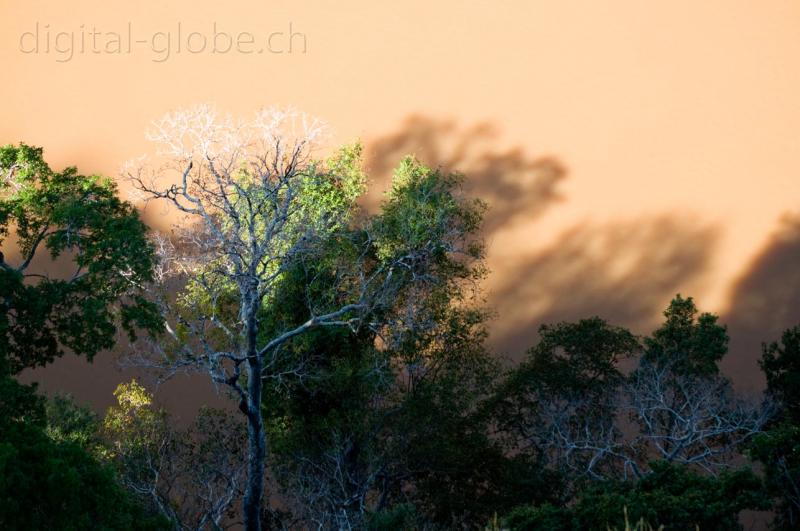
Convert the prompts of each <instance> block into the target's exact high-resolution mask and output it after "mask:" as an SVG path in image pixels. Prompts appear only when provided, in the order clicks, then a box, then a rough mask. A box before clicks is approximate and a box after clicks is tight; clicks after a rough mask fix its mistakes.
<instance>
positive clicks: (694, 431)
mask: <svg viewBox="0 0 800 531" xmlns="http://www.w3.org/2000/svg"><path fill="white" fill-rule="evenodd" d="M626 395H627V402H626V404H625V406H624V407H625V409H627V410H628V412H629V413H630V417H631V420H632V421H633V422H634V424H635V425H636V427H637V428H638V434H637V437H636V438H634V439H633V440H632V441H631V443H630V445H631V446H632V447H636V448H638V450H639V451H640V453H642V454H643V455H644V456H645V457H646V458H649V459H663V460H664V461H667V462H673V463H681V464H685V465H693V466H697V467H699V468H702V469H703V470H705V471H706V472H709V473H711V474H716V473H717V472H718V471H719V470H720V469H722V468H725V467H727V466H728V465H729V464H730V462H731V460H732V458H733V457H734V456H735V453H736V451H737V450H738V449H740V448H741V446H742V444H743V443H744V442H746V441H747V440H748V439H750V438H751V437H753V436H755V435H757V434H758V433H760V432H761V431H762V428H763V427H764V425H765V424H766V422H767V421H768V420H769V418H770V416H771V413H772V410H771V408H770V407H769V406H768V405H766V406H762V405H760V404H758V403H756V402H754V401H752V402H751V401H748V400H745V399H744V398H742V397H739V396H736V394H735V393H734V391H733V389H732V388H731V384H730V381H729V380H728V379H727V378H725V377H724V376H722V375H720V374H716V373H715V374H709V375H696V374H687V373H685V372H683V371H679V370H676V367H675V365H674V364H671V363H663V364H656V363H650V362H647V361H643V362H642V363H641V364H640V366H639V368H638V369H637V370H636V371H634V373H633V374H632V375H631V377H630V378H629V381H628V384H627V393H626Z"/></svg>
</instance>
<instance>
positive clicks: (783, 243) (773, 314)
mask: <svg viewBox="0 0 800 531" xmlns="http://www.w3.org/2000/svg"><path fill="white" fill-rule="evenodd" d="M725 322H726V323H728V326H729V330H730V334H731V349H730V355H729V356H728V357H727V358H726V360H725V362H724V363H723V367H724V369H725V370H726V372H728V373H729V374H732V375H734V376H735V378H736V382H737V384H739V385H741V386H743V387H744V388H749V389H763V387H764V385H765V379H764V375H763V373H762V372H761V370H760V368H759V367H758V360H759V359H760V358H761V344H762V343H763V342H772V341H776V340H778V339H779V338H780V336H781V333H782V332H783V331H784V330H785V329H787V328H790V327H792V326H796V325H798V324H800V215H794V216H786V217H784V219H783V220H782V221H781V225H780V227H779V229H778V230H777V231H776V232H775V233H774V234H773V235H772V237H771V238H770V240H769V241H768V243H767V245H766V246H765V248H764V250H763V251H762V252H761V253H760V254H759V255H758V256H757V257H756V258H755V259H754V260H753V262H752V264H751V265H750V267H749V268H748V271H747V273H745V274H744V275H743V276H742V277H741V279H740V280H739V282H738V283H737V284H736V285H735V287H734V289H733V292H732V296H731V298H730V305H729V309H728V311H727V312H726V314H725Z"/></svg>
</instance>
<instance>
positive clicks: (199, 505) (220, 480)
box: [96, 380, 245, 531]
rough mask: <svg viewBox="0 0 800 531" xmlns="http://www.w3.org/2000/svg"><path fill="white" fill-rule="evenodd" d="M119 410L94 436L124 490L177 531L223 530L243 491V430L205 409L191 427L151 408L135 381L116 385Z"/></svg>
mask: <svg viewBox="0 0 800 531" xmlns="http://www.w3.org/2000/svg"><path fill="white" fill-rule="evenodd" d="M114 396H115V397H116V398H117V405H115V406H112V407H111V408H109V409H108V412H107V413H106V416H105V418H104V419H103V422H102V426H101V427H99V429H98V430H97V432H96V433H97V437H98V438H99V439H100V440H101V445H102V447H101V452H102V454H103V456H104V457H105V459H107V460H108V461H110V462H111V463H112V464H113V465H114V466H115V467H116V468H117V470H118V472H119V475H120V478H121V480H122V483H123V484H124V485H125V487H126V488H127V489H128V490H129V491H131V492H132V493H134V494H135V495H137V496H138V497H139V498H140V499H141V500H142V502H143V503H145V504H147V505H148V506H150V507H151V508H152V510H153V511H154V512H156V513H158V514H161V515H163V516H164V517H165V518H166V519H167V520H168V521H169V522H171V524H172V525H173V526H174V528H175V529H179V530H192V531H200V530H203V529H215V530H221V529H227V528H230V527H232V526H234V525H235V524H236V520H235V519H234V518H233V516H234V515H233V510H234V505H235V503H236V502H237V500H238V499H239V496H240V495H241V492H242V487H243V484H244V463H243V459H242V458H243V451H244V442H245V434H244V426H243V425H242V424H241V423H239V422H236V421H235V419H233V418H231V417H230V415H229V412H225V411H217V410H211V409H203V410H201V412H200V414H199V415H198V417H197V419H196V420H195V423H194V425H193V426H191V427H190V428H188V429H185V430H178V429H176V428H175V427H174V426H173V424H174V419H171V418H170V417H169V415H168V414H167V412H166V411H165V410H163V409H161V408H157V407H155V406H154V404H153V396H152V395H151V394H150V393H148V392H147V390H146V389H145V388H144V387H142V386H141V385H140V384H138V383H137V382H136V381H135V380H134V381H132V382H130V383H128V384H120V385H119V386H118V387H117V389H116V391H115V392H114Z"/></svg>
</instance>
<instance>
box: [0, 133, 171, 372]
mask: <svg viewBox="0 0 800 531" xmlns="http://www.w3.org/2000/svg"><path fill="white" fill-rule="evenodd" d="M0 174H1V175H2V182H0V246H3V247H4V249H5V251H6V252H5V253H0V297H2V309H0V353H1V354H2V355H3V356H4V357H5V358H6V360H7V362H8V369H9V370H10V371H11V373H12V374H16V373H18V372H19V371H21V370H22V369H24V368H27V367H36V366H41V365H44V364H46V363H49V362H51V361H52V360H53V359H55V358H56V357H59V356H61V355H63V354H64V352H65V351H66V350H70V351H72V352H75V353H77V354H80V355H85V356H86V357H87V358H89V359H91V358H92V357H93V356H94V355H95V354H97V352H99V351H100V350H102V349H107V348H111V347H112V346H113V344H114V339H115V334H116V332H117V327H118V326H119V325H121V326H122V328H124V329H125V330H126V331H127V332H128V333H129V334H130V335H131V337H133V336H134V331H135V328H136V327H145V328H150V329H154V330H155V329H158V328H159V327H160V326H161V323H160V321H158V320H157V319H155V318H156V317H157V313H156V312H155V307H154V306H153V305H152V304H151V303H148V302H146V300H145V298H144V293H143V292H142V288H143V286H144V285H145V284H146V283H147V282H149V281H151V280H152V267H153V250H152V247H151V245H150V243H149V242H148V240H147V230H146V227H145V225H144V224H143V223H142V221H141V220H140V219H139V216H138V214H137V212H136V210H135V209H134V208H133V206H131V205H130V204H129V203H127V202H124V201H121V200H120V199H119V198H118V197H117V195H116V194H117V189H116V186H115V185H114V183H113V182H112V181H110V180H109V179H104V178H102V177H99V176H89V177H86V176H83V175H80V174H78V173H77V171H76V170H75V168H67V169H65V170H64V171H62V172H54V171H53V170H51V169H50V167H49V166H48V165H47V164H46V163H45V161H44V159H43V158H42V149H41V148H35V147H31V146H27V145H25V144H20V145H19V146H18V147H15V146H10V145H9V146H4V147H2V148H0ZM12 238H13V239H12ZM10 239H11V241H9V240H10ZM9 244H10V245H9ZM12 253H18V255H19V256H18V258H17V259H16V260H14V259H11V256H12ZM43 255H46V256H43ZM62 255H64V256H66V257H68V259H69V266H68V267H70V269H71V270H70V271H67V272H66V273H64V274H62V275H61V276H60V277H59V276H57V275H51V274H49V273H48V271H47V269H48V268H46V267H42V262H46V259H47V258H50V259H51V260H53V261H54V260H56V259H57V258H59V257H61V256H62Z"/></svg>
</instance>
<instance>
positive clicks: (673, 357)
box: [644, 295, 728, 375]
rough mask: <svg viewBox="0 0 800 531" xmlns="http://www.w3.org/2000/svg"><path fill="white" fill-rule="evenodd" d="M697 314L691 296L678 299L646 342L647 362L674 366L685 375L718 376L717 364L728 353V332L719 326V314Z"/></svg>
mask: <svg viewBox="0 0 800 531" xmlns="http://www.w3.org/2000/svg"><path fill="white" fill-rule="evenodd" d="M697 313H698V312H697V306H696V305H695V303H694V300H693V299H692V298H691V297H688V298H685V299H684V298H683V297H681V296H680V295H678V296H677V297H675V298H674V299H673V300H672V302H670V305H669V308H667V309H666V311H665V312H664V317H666V321H665V322H664V324H663V325H662V326H661V328H659V329H658V330H656V331H655V332H653V334H652V335H651V336H650V337H648V338H646V339H645V356H644V360H645V361H647V362H650V363H655V364H656V365H659V366H660V365H663V364H666V363H669V364H672V366H673V367H675V368H676V370H678V371H679V372H681V373H684V374H696V375H709V374H715V373H717V372H718V371H719V368H718V367H717V362H719V361H720V360H721V359H722V357H723V356H724V355H725V354H726V353H727V352H728V333H727V329H726V328H725V326H723V325H719V324H717V320H718V317H717V316H716V315H713V314H710V313H701V314H700V315H699V316H698V315H697Z"/></svg>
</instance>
